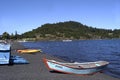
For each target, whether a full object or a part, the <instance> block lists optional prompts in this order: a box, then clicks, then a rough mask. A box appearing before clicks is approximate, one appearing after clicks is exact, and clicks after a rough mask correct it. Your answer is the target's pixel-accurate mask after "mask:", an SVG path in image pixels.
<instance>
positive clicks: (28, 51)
mask: <svg viewBox="0 0 120 80" xmlns="http://www.w3.org/2000/svg"><path fill="white" fill-rule="evenodd" d="M17 52H18V53H36V52H41V50H40V49H26V50H17Z"/></svg>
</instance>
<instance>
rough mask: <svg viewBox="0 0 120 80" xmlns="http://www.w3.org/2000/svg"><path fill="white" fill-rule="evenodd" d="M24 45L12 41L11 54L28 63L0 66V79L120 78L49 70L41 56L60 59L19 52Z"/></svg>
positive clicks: (47, 56) (95, 79) (42, 54)
mask: <svg viewBox="0 0 120 80" xmlns="http://www.w3.org/2000/svg"><path fill="white" fill-rule="evenodd" d="M24 48H25V47H24V46H22V45H20V44H19V43H16V42H15V43H12V46H11V55H19V56H22V57H23V58H25V59H26V60H28V61H29V62H30V63H29V64H18V65H16V64H15V65H2V66H0V80H120V79H118V78H114V77H111V76H109V75H106V74H104V73H96V74H94V75H87V76H77V75H70V74H63V73H55V72H49V71H48V69H47V68H46V66H45V65H44V63H43V60H42V59H43V58H44V57H46V58H48V59H55V60H58V61H62V60H61V59H58V58H56V57H53V56H49V55H46V54H44V53H39V52H38V53H36V54H20V53H17V52H16V50H18V49H24Z"/></svg>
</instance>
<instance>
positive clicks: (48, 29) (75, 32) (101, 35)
mask: <svg viewBox="0 0 120 80" xmlns="http://www.w3.org/2000/svg"><path fill="white" fill-rule="evenodd" d="M119 35H120V30H114V31H112V30H107V29H98V28H93V27H89V26H87V25H83V24H81V23H79V22H75V21H66V22H59V23H53V24H49V23H48V24H44V25H42V26H41V27H38V28H37V29H33V30H32V31H29V32H26V33H24V34H22V37H24V38H36V39H38V40H41V39H42V40H62V39H108V38H119V37H120V36H119Z"/></svg>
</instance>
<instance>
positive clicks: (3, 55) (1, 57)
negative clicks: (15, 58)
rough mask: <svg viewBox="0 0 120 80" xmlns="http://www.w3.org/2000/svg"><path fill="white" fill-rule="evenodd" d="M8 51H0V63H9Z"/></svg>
mask: <svg viewBox="0 0 120 80" xmlns="http://www.w3.org/2000/svg"><path fill="white" fill-rule="evenodd" d="M9 60H10V52H0V64H9Z"/></svg>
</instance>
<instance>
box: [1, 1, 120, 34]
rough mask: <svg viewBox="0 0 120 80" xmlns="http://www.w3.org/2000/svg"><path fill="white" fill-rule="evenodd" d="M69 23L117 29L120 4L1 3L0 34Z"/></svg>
mask: <svg viewBox="0 0 120 80" xmlns="http://www.w3.org/2000/svg"><path fill="white" fill-rule="evenodd" d="M70 20H71V21H77V22H81V23H82V24H85V25H88V26H92V27H96V28H104V29H120V0H0V34H2V33H3V32H9V33H10V34H11V33H15V31H17V32H18V33H19V34H21V33H24V32H26V31H30V30H32V29H35V28H37V27H39V26H41V25H43V24H45V23H56V22H64V21H70Z"/></svg>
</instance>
